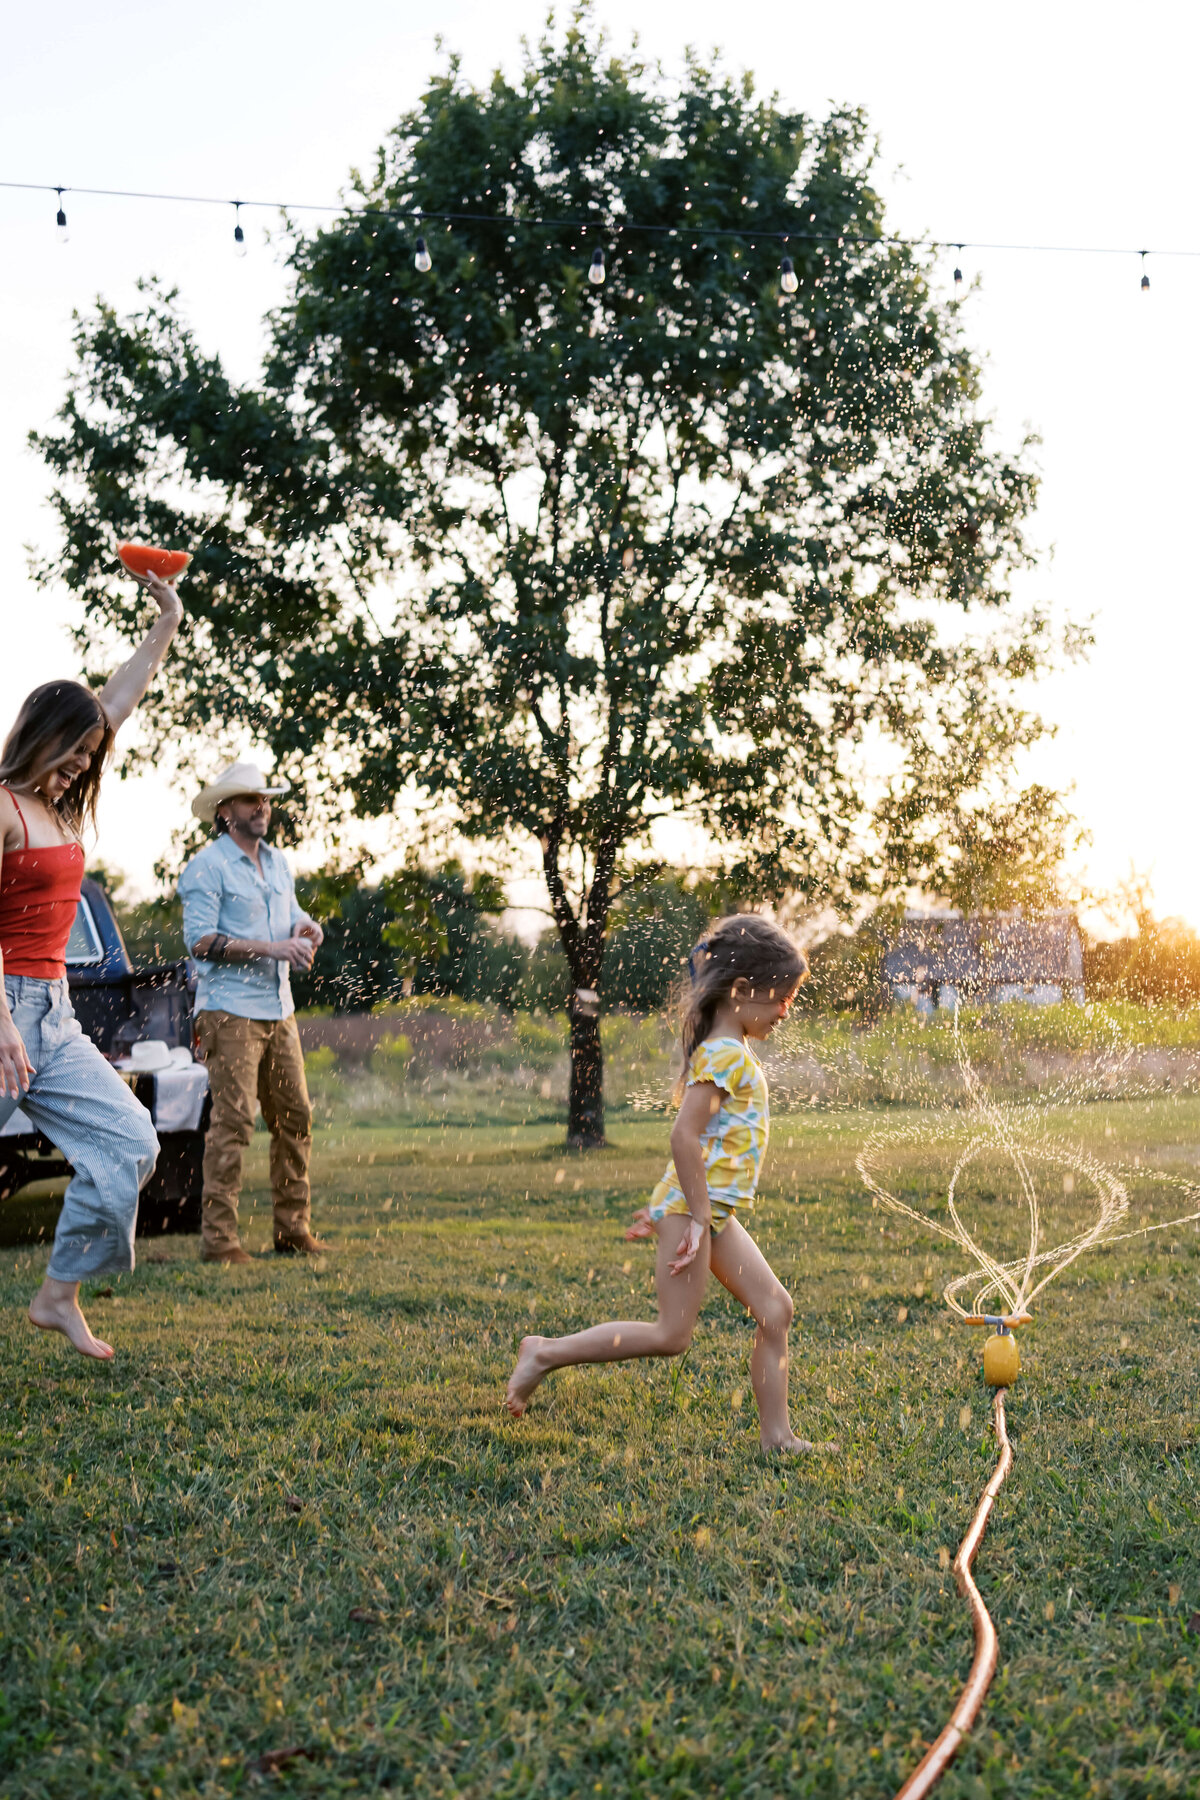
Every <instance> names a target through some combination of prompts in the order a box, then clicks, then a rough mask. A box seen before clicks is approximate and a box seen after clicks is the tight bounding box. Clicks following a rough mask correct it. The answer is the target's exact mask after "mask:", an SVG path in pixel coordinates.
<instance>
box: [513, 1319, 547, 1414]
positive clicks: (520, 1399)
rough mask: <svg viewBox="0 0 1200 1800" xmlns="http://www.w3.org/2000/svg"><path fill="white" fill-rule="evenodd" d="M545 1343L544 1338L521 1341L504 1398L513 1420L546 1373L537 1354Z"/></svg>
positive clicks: (528, 1338)
mask: <svg viewBox="0 0 1200 1800" xmlns="http://www.w3.org/2000/svg"><path fill="white" fill-rule="evenodd" d="M545 1341H546V1340H545V1338H542V1337H527V1338H522V1339H521V1348H520V1351H519V1352H518V1355H517V1366H516V1368H515V1369H514V1370H513V1372H512V1374H511V1375H510V1376H509V1378H508V1391H507V1393H506V1394H505V1396H504V1404H505V1406H507V1408H508V1410H509V1412H510V1413H511V1414H512V1416H513V1418H514V1419H519V1418H520V1416H521V1414H522V1413H523V1412H524V1411H525V1407H526V1405H527V1403H528V1400H529V1396H530V1394H532V1392H533V1390H534V1388H535V1387H537V1385H538V1383H539V1382H540V1381H541V1379H542V1377H543V1376H544V1375H545V1374H546V1373H547V1371H546V1370H545V1369H544V1368H543V1367H542V1362H541V1357H540V1354H539V1352H540V1351H541V1348H542V1345H543V1344H544V1343H545Z"/></svg>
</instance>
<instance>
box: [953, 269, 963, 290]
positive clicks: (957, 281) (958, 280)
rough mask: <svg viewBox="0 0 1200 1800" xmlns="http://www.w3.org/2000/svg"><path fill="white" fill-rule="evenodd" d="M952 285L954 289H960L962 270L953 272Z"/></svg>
mask: <svg viewBox="0 0 1200 1800" xmlns="http://www.w3.org/2000/svg"><path fill="white" fill-rule="evenodd" d="M954 285H955V287H956V288H960V287H961V286H962V270H961V269H957V268H956V269H955V271H954Z"/></svg>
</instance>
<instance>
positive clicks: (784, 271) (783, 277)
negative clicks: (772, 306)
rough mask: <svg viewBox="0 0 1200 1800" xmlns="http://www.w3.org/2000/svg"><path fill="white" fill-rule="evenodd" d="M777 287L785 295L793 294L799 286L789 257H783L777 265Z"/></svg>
mask: <svg viewBox="0 0 1200 1800" xmlns="http://www.w3.org/2000/svg"><path fill="white" fill-rule="evenodd" d="M779 285H780V287H781V288H782V289H783V291H784V293H785V294H794V293H795V292H796V290H797V288H798V287H799V286H800V282H799V280H798V278H797V276H796V271H795V269H794V268H793V267H792V259H791V257H790V256H785V257H784V259H783V261H782V262H781V263H780V265H779Z"/></svg>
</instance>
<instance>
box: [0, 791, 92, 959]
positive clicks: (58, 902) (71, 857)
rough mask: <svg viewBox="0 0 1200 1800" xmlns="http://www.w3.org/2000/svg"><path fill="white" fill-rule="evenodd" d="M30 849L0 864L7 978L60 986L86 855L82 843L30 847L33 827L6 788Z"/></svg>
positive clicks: (1, 940) (0, 928)
mask: <svg viewBox="0 0 1200 1800" xmlns="http://www.w3.org/2000/svg"><path fill="white" fill-rule="evenodd" d="M4 792H5V793H6V794H7V795H8V797H9V799H10V800H11V801H12V803H13V805H14V806H15V807H16V809H17V817H18V818H19V819H20V821H21V829H22V831H23V832H24V833H25V847H24V849H22V850H9V851H6V852H5V854H4V859H3V862H0V953H2V954H3V956H4V973H5V974H6V975H32V976H34V977H35V978H36V979H37V980H39V981H61V980H62V978H63V976H64V975H65V974H66V972H67V965H66V961H65V960H64V959H65V957H66V953H67V939H68V938H69V937H70V935H71V927H72V925H73V924H74V923H75V912H76V909H77V907H78V905H79V895H80V889H81V887H82V883H83V850H82V848H81V847H80V845H78V844H51V845H49V846H46V847H44V848H41V849H36V850H31V849H30V848H29V827H28V825H26V823H25V814H24V813H23V812H22V811H21V805H20V802H19V800H18V799H17V796H16V795H15V794H14V793H13V791H12V789H11V788H5V789H4Z"/></svg>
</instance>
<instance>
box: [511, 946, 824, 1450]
mask: <svg viewBox="0 0 1200 1800" xmlns="http://www.w3.org/2000/svg"><path fill="white" fill-rule="evenodd" d="M688 969H689V973H690V975H691V987H690V991H689V992H688V995H687V998H686V1001H685V1003H684V1009H683V1029H682V1040H683V1056H684V1064H685V1068H684V1074H683V1076H682V1077H681V1080H680V1107H679V1113H678V1116H677V1117H676V1120H675V1125H674V1128H673V1129H672V1132H671V1156H672V1160H671V1161H670V1163H668V1165H667V1170H666V1173H665V1174H664V1176H663V1178H662V1180H661V1181H660V1182H659V1184H658V1186H657V1187H656V1188H655V1190H654V1192H653V1194H652V1195H651V1197H650V1204H649V1206H647V1207H644V1208H643V1209H642V1211H641V1212H639V1213H638V1215H637V1217H636V1218H635V1220H634V1223H633V1225H632V1226H631V1227H630V1229H629V1231H628V1232H626V1234H625V1235H626V1236H627V1237H631V1238H635V1237H649V1236H650V1235H651V1234H652V1233H653V1234H656V1235H657V1237H658V1266H657V1273H656V1282H657V1287H658V1319H657V1321H656V1322H655V1323H654V1324H652V1325H651V1324H647V1323H643V1322H641V1321H637V1322H634V1321H630V1320H625V1319H621V1320H614V1321H613V1322H612V1323H611V1324H608V1325H593V1326H591V1327H590V1329H589V1330H587V1331H577V1332H574V1333H572V1335H571V1336H570V1337H560V1338H545V1337H527V1338H525V1339H524V1340H523V1341H522V1344H521V1351H520V1355H519V1356H518V1358H517V1366H516V1368H515V1369H514V1370H513V1372H512V1376H511V1378H510V1380H509V1383H508V1397H507V1403H508V1410H509V1412H510V1413H512V1414H513V1416H514V1418H520V1416H521V1414H522V1413H523V1412H524V1411H525V1407H526V1405H527V1404H528V1401H529V1396H530V1395H531V1394H532V1393H533V1390H534V1388H536V1387H537V1385H538V1383H539V1382H540V1381H542V1380H543V1379H544V1378H545V1376H547V1375H548V1374H549V1373H550V1370H551V1369H561V1368H565V1367H567V1366H569V1365H571V1364H574V1363H594V1362H620V1361H623V1360H624V1359H625V1358H626V1357H636V1356H680V1355H682V1354H683V1352H684V1351H685V1350H686V1349H687V1347H688V1345H689V1344H690V1343H691V1341H692V1333H693V1331H694V1330H695V1328H696V1320H697V1318H698V1316H699V1313H700V1305H701V1302H702V1301H703V1299H704V1290H705V1288H706V1287H707V1285H708V1275H709V1270H710V1269H711V1271H712V1273H713V1274H714V1275H715V1276H716V1278H717V1280H718V1281H719V1282H721V1284H722V1285H723V1286H724V1287H727V1288H728V1289H729V1292H730V1293H731V1294H732V1295H733V1297H734V1299H735V1300H738V1301H740V1302H741V1304H742V1305H743V1306H745V1307H746V1308H747V1309H748V1311H750V1312H751V1313H753V1315H754V1317H755V1319H756V1320H757V1321H758V1334H757V1336H756V1337H755V1340H754V1352H753V1354H752V1356H751V1358H750V1377H751V1381H752V1382H753V1385H754V1398H755V1400H756V1401H757V1403H758V1418H759V1436H760V1440H761V1442H762V1446H763V1448H764V1449H765V1450H788V1451H801V1450H811V1449H812V1448H813V1445H812V1444H810V1443H809V1442H808V1441H807V1440H806V1439H804V1438H798V1437H797V1436H796V1435H795V1433H794V1432H793V1430H792V1427H791V1422H790V1420H789V1418H788V1326H789V1325H790V1324H791V1322H792V1300H791V1296H790V1294H789V1293H788V1291H787V1289H786V1288H785V1287H784V1286H783V1284H782V1282H780V1281H779V1279H778V1278H777V1276H776V1275H775V1274H774V1273H773V1271H772V1269H771V1267H770V1264H769V1263H768V1262H767V1259H766V1257H765V1256H764V1255H763V1253H762V1251H761V1250H760V1249H759V1248H758V1245H757V1244H756V1243H755V1242H754V1239H753V1238H752V1237H751V1236H750V1233H749V1232H748V1231H747V1230H746V1228H745V1226H744V1225H743V1223H742V1219H743V1218H744V1217H745V1216H746V1215H747V1214H748V1213H749V1211H750V1209H751V1208H752V1206H753V1204H754V1193H755V1189H756V1188H757V1186H758V1176H759V1170H760V1169H761V1167H762V1159H763V1153H764V1151H765V1150H766V1147H767V1131H768V1123H769V1110H768V1104H767V1083H766V1077H765V1076H764V1074H763V1071H762V1065H761V1064H760V1063H759V1060H758V1058H757V1056H755V1054H754V1051H753V1050H752V1049H751V1047H750V1043H751V1041H755V1042H761V1041H762V1040H763V1039H764V1038H766V1037H768V1036H769V1035H770V1033H771V1032H772V1031H773V1030H774V1029H775V1027H776V1025H778V1023H779V1021H780V1019H782V1018H783V1017H784V1016H785V1015H786V1013H787V1010H788V1007H789V1006H790V1005H791V1002H792V999H793V997H794V995H795V992H796V989H797V988H798V987H799V985H800V983H801V982H802V981H803V979H804V977H805V976H806V975H807V973H808V965H807V963H806V962H805V960H804V956H803V953H802V952H801V951H800V950H799V949H798V948H797V947H796V945H795V944H794V943H793V942H792V940H791V938H790V937H788V935H787V933H786V932H784V931H781V930H780V929H779V927H778V926H777V925H772V924H771V923H770V921H769V920H767V919H763V918H760V917H759V916H758V915H757V914H755V913H739V914H736V915H735V916H733V917H731V918H728V919H721V920H720V921H719V922H718V923H717V924H716V925H714V926H713V927H712V929H711V930H710V932H709V934H708V936H707V937H706V938H705V939H703V940H702V941H701V942H700V943H699V944H697V945H696V948H695V949H694V950H693V952H692V954H691V956H690V958H689V959H688Z"/></svg>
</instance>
